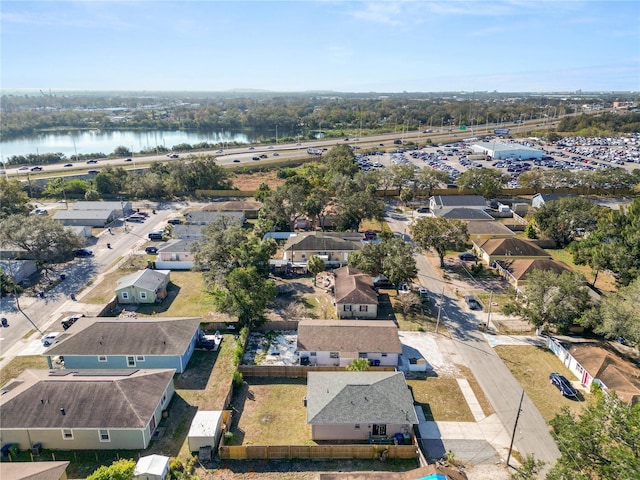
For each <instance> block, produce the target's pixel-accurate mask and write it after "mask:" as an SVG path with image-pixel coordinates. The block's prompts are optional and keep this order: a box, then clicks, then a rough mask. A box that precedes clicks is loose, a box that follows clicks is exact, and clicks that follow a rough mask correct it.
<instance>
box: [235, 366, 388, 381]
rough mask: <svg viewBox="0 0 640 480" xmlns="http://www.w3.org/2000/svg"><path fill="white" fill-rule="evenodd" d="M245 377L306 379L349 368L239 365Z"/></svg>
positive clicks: (370, 368)
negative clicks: (314, 374) (314, 375)
mask: <svg viewBox="0 0 640 480" xmlns="http://www.w3.org/2000/svg"><path fill="white" fill-rule="evenodd" d="M395 370H396V368H395V367H391V366H389V367H385V366H383V367H369V371H370V372H395ZM238 371H239V372H240V373H242V376H244V377H284V378H306V377H307V373H308V372H346V371H347V367H311V366H303V365H238Z"/></svg>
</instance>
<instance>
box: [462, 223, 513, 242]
mask: <svg viewBox="0 0 640 480" xmlns="http://www.w3.org/2000/svg"><path fill="white" fill-rule="evenodd" d="M467 232H469V238H470V239H471V240H486V239H488V238H511V237H515V236H516V232H514V231H513V230H511V229H510V228H508V227H506V226H505V225H504V224H502V223H500V222H496V221H493V222H485V221H484V220H480V221H477V220H471V221H468V222H467Z"/></svg>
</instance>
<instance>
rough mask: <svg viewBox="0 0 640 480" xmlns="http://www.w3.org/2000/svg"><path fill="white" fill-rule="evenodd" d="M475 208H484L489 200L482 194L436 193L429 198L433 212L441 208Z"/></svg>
mask: <svg viewBox="0 0 640 480" xmlns="http://www.w3.org/2000/svg"><path fill="white" fill-rule="evenodd" d="M455 207H464V208H473V209H475V210H484V209H485V208H487V201H486V200H485V199H484V197H483V196H482V195H434V196H432V197H431V198H429V209H430V210H431V211H432V212H433V211H434V210H439V209H441V208H455Z"/></svg>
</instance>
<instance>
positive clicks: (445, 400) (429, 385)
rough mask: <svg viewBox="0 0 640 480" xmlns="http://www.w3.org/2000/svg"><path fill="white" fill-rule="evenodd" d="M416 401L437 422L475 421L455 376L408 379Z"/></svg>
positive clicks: (429, 417)
mask: <svg viewBox="0 0 640 480" xmlns="http://www.w3.org/2000/svg"><path fill="white" fill-rule="evenodd" d="M407 384H408V385H409V387H410V388H411V391H412V393H413V399H414V401H415V403H417V404H418V405H420V407H422V411H423V412H424V416H425V417H426V419H427V420H429V421H436V422H473V421H475V420H474V418H473V414H472V413H471V410H470V409H469V406H468V405H467V401H466V400H465V398H464V395H462V391H461V390H460V387H459V386H458V382H457V381H456V379H455V378H453V377H427V378H426V379H421V380H416V379H408V380H407Z"/></svg>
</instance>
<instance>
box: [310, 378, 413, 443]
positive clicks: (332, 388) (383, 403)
mask: <svg viewBox="0 0 640 480" xmlns="http://www.w3.org/2000/svg"><path fill="white" fill-rule="evenodd" d="M417 423H418V418H417V416H416V412H415V410H414V408H413V397H412V395H411V392H410V391H409V387H408V386H407V382H406V381H405V378H404V374H403V373H402V372H309V373H308V376H307V424H309V425H311V438H312V439H313V440H371V439H379V438H389V437H394V436H395V435H396V434H398V433H399V434H401V435H402V436H403V437H404V438H405V439H407V438H410V435H411V429H412V426H413V425H415V424H417Z"/></svg>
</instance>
